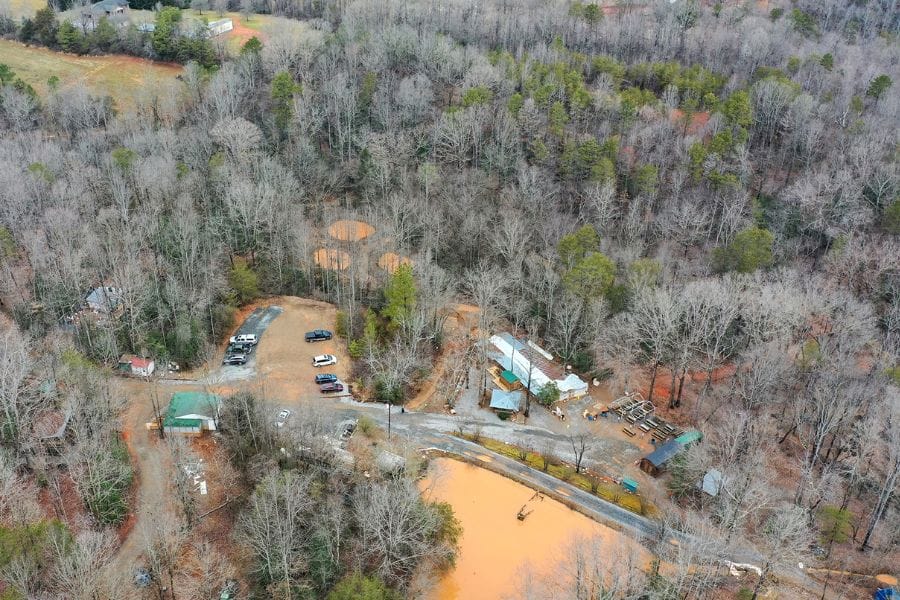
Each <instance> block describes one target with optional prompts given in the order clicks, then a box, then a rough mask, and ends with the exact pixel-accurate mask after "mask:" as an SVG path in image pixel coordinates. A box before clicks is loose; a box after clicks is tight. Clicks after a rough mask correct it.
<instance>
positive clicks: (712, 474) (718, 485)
mask: <svg viewBox="0 0 900 600" xmlns="http://www.w3.org/2000/svg"><path fill="white" fill-rule="evenodd" d="M722 481H723V479H722V472H721V471H719V470H718V469H710V470H709V471H707V472H706V475H704V476H703V479H702V480H701V481H699V482H698V483H697V487H699V488H700V491H701V492H703V493H704V494H706V495H707V496H712V497H713V498H715V497H716V496H718V495H719V490H721V489H722Z"/></svg>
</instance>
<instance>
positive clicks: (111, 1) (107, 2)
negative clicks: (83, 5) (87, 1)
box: [91, 0, 128, 11]
mask: <svg viewBox="0 0 900 600" xmlns="http://www.w3.org/2000/svg"><path fill="white" fill-rule="evenodd" d="M127 6H128V0H100V2H95V3H94V4H91V10H95V11H101V10H102V11H109V10H113V9H116V8H120V7H127Z"/></svg>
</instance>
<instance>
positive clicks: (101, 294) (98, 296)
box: [84, 285, 122, 315]
mask: <svg viewBox="0 0 900 600" xmlns="http://www.w3.org/2000/svg"><path fill="white" fill-rule="evenodd" d="M84 303H85V305H86V306H87V309H88V310H90V311H92V312H94V313H98V314H103V315H108V314H111V313H113V312H115V310H116V309H117V308H118V307H119V305H120V304H121V303H122V290H120V289H119V288H116V287H112V286H108V285H102V286H100V287H96V288H94V289H92V290H91V291H90V292H89V293H88V295H87V296H85V298H84Z"/></svg>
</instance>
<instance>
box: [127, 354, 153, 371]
mask: <svg viewBox="0 0 900 600" xmlns="http://www.w3.org/2000/svg"><path fill="white" fill-rule="evenodd" d="M152 364H153V359H152V358H138V357H137V356H135V357H134V358H133V359H131V366H132V367H135V368H138V369H146V368H147V367H149V366H150V365H152Z"/></svg>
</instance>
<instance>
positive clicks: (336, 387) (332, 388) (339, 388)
mask: <svg viewBox="0 0 900 600" xmlns="http://www.w3.org/2000/svg"><path fill="white" fill-rule="evenodd" d="M319 391H320V392H322V393H323V394H328V393H331V392H343V391H344V384H343V383H337V382H335V383H324V384H322V385H320V386H319Z"/></svg>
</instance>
